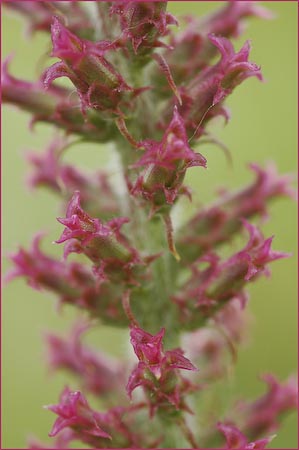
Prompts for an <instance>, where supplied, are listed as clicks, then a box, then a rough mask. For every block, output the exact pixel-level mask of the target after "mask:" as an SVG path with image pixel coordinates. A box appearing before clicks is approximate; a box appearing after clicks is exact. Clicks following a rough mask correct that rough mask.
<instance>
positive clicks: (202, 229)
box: [177, 164, 296, 262]
mask: <svg viewBox="0 0 299 450" xmlns="http://www.w3.org/2000/svg"><path fill="white" fill-rule="evenodd" d="M249 168H250V169H251V170H252V171H253V172H254V175H255V180H254V181H253V182H252V183H251V184H249V185H248V186H247V187H245V188H244V189H241V190H239V191H236V192H233V193H231V192H225V193H224V194H223V195H222V196H221V197H220V198H219V200H218V201H216V202H215V203H214V204H212V205H211V206H209V207H207V208H202V209H201V210H200V211H199V212H198V213H197V214H195V215H194V216H193V217H192V218H191V220H190V221H189V222H187V224H186V225H185V226H184V227H183V228H182V229H181V230H180V234H179V236H178V238H177V248H178V252H179V254H180V255H182V256H183V258H184V260H185V261H186V262H187V261H188V262H191V261H194V260H196V259H197V258H198V257H200V256H201V255H202V254H203V253H204V252H208V251H209V250H211V249H212V248H215V247H216V246H218V245H219V244H221V243H225V242H227V241H229V240H230V239H231V237H232V236H234V235H235V234H236V233H237V232H238V231H239V230H240V229H241V227H242V222H241V221H240V217H243V218H246V219H249V218H251V217H254V216H256V215H259V216H262V217H266V216H267V205H268V203H269V201H270V200H273V199H275V198H279V197H283V196H287V197H291V198H295V197H296V192H295V189H294V188H293V187H292V186H291V184H292V181H293V179H294V177H292V176H291V175H278V173H277V170H276V168H275V166H274V165H273V164H269V165H268V166H267V167H266V168H265V169H262V168H261V167H259V166H258V165H257V164H250V165H249Z"/></svg>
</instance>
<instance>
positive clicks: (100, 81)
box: [44, 18, 133, 114]
mask: <svg viewBox="0 0 299 450" xmlns="http://www.w3.org/2000/svg"><path fill="white" fill-rule="evenodd" d="M51 35H52V43H53V52H52V56H55V57H57V58H59V59H61V62H58V63H55V64H54V65H53V66H51V67H50V68H49V69H47V71H46V73H45V75H44V83H45V86H46V87H48V86H49V85H50V84H51V83H52V81H54V80H55V79H57V78H60V77H68V78H69V79H70V80H71V82H72V83H73V84H74V86H75V87H76V89H77V93H78V96H79V98H80V100H81V105H82V109H83V111H84V110H85V109H86V108H94V109H96V110H100V111H111V112H114V113H115V114H120V110H119V108H118V105H119V103H120V102H121V100H122V97H123V94H124V93H125V92H130V91H133V89H132V88H130V87H129V86H128V85H127V84H126V82H125V80H124V79H123V78H122V76H121V75H120V74H119V73H118V72H117V71H116V70H115V68H114V67H113V65H112V64H111V63H110V62H109V61H108V60H107V59H106V58H105V57H104V55H105V53H106V52H107V51H109V50H115V49H116V47H117V45H116V44H115V43H112V42H108V41H100V42H98V43H93V42H91V41H87V40H82V39H79V38H78V37H77V36H76V35H75V34H73V33H72V32H71V31H69V30H68V29H67V28H66V27H65V26H64V25H62V23H61V22H60V21H59V19H58V18H54V21H53V24H52V28H51Z"/></svg>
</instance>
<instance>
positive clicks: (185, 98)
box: [2, 1, 297, 450]
mask: <svg viewBox="0 0 299 450" xmlns="http://www.w3.org/2000/svg"><path fill="white" fill-rule="evenodd" d="M7 3H8V2H7ZM87 3H88V2H87ZM87 3H86V2H82V3H80V4H77V3H76V2H75V3H72V2H62V3H60V2H38V3H35V2H31V1H30V2H18V1H16V2H9V3H8V4H7V7H9V8H10V9H12V10H15V11H17V12H18V13H20V14H21V15H22V16H23V17H25V18H26V19H27V20H28V22H29V28H30V30H31V31H32V32H33V31H38V30H39V31H43V32H45V33H48V37H49V39H50V38H51V40H52V54H51V56H53V57H55V58H58V59H59V61H58V62H56V63H54V64H53V65H52V66H50V67H48V68H47V69H46V70H45V71H44V73H43V75H41V76H40V77H39V78H38V80H37V81H35V82H32V81H30V82H29V81H24V80H21V79H18V78H15V77H14V76H12V75H11V74H10V73H9V71H8V61H9V59H8V60H6V61H5V62H4V66H3V82H2V95H3V99H4V102H6V103H10V104H14V105H17V106H18V107H19V108H21V109H23V110H24V111H27V112H30V113H31V115H32V123H35V122H37V121H42V122H45V123H48V124H50V125H52V126H54V127H56V128H59V129H60V130H62V131H64V132H65V133H66V134H68V135H69V134H72V135H73V134H76V135H79V137H80V140H79V141H73V140H72V138H70V139H66V138H65V137H63V138H60V137H56V135H55V138H54V139H53V140H52V142H51V143H50V145H49V146H48V148H47V149H46V151H45V152H44V153H43V154H32V153H31V154H29V156H28V158H27V159H28V160H29V162H30V164H31V166H32V168H33V172H32V174H31V177H30V180H29V183H30V185H31V187H34V188H37V187H41V186H43V187H46V188H48V189H49V190H50V191H51V192H53V193H55V195H56V197H58V198H59V199H60V200H61V208H62V210H63V211H66V214H65V217H62V218H58V221H59V222H60V223H61V224H62V225H63V226H64V230H63V232H62V234H61V236H60V238H59V239H58V240H57V241H56V243H64V256H65V258H64V259H63V258H61V260H58V259H56V258H54V257H52V256H50V255H48V254H46V253H45V252H44V251H42V250H41V248H40V246H39V243H40V237H41V235H38V236H37V237H36V238H35V239H34V241H33V245H32V248H31V249H29V250H25V249H23V248H21V249H20V250H19V251H18V252H17V253H16V254H14V255H12V256H11V260H12V262H13V264H14V268H13V269H12V270H11V272H10V273H9V274H8V279H12V278H15V277H24V278H25V279H26V280H27V282H28V284H29V285H30V286H31V287H33V288H35V289H40V290H42V289H43V290H48V291H51V292H52V293H54V294H55V295H56V297H57V298H58V300H59V303H60V304H71V305H73V306H76V307H77V308H79V309H81V310H84V311H85V312H86V313H88V314H89V316H90V317H91V318H92V319H93V322H94V323H96V320H95V319H97V320H98V321H101V323H103V324H105V325H109V326H114V327H122V328H127V329H128V327H130V336H131V344H132V347H133V350H134V352H135V355H136V356H137V358H138V363H137V365H135V367H133V366H132V364H131V363H130V360H129V359H126V358H125V357H124V356H122V358H121V359H119V360H118V359H116V358H111V357H108V356H107V355H106V354H105V352H102V351H99V349H97V348H95V349H92V348H90V347H89V346H88V345H86V344H84V343H82V340H81V338H82V334H83V332H84V331H85V330H86V329H87V328H88V325H87V324H86V322H82V321H77V322H76V325H75V326H74V328H73V329H72V332H71V333H70V335H69V336H67V337H59V336H57V335H56V334H54V333H48V334H47V336H46V341H47V347H48V359H49V367H50V369H52V370H55V371H56V370H65V371H66V372H67V373H68V374H71V375H75V380H76V381H74V382H75V383H78V384H79V385H80V388H82V389H83V390H84V392H83V390H82V392H81V391H79V390H77V388H75V390H71V389H70V388H68V387H65V388H64V390H63V391H62V394H61V397H60V400H59V403H58V404H54V405H50V406H48V407H47V409H49V410H50V411H52V412H53V413H54V414H56V416H58V417H57V419H56V420H55V422H54V425H53V427H52V430H51V431H50V433H49V436H50V437H54V440H53V444H52V447H51V448H68V447H69V446H72V445H73V443H74V444H75V445H76V446H77V445H78V441H79V442H81V443H83V444H84V445H87V446H89V447H92V448H157V447H159V446H163V447H164V448H183V447H186V446H188V447H192V448H198V446H199V444H200V445H201V446H204V445H205V443H207V444H208V445H211V446H212V447H214V446H215V445H216V446H217V445H225V448H228V449H235V448H244V449H247V450H249V449H262V448H265V447H266V445H267V444H269V442H270V441H271V439H272V437H273V436H271V435H270V433H272V432H273V431H276V430H277V429H278V426H279V422H280V419H281V417H282V416H283V415H284V414H285V413H287V412H289V411H291V410H293V409H294V408H295V406H296V402H297V391H296V389H295V386H294V381H293V379H292V378H291V379H290V380H288V381H287V382H286V383H284V384H281V383H279V382H278V381H277V380H276V378H275V377H274V376H273V375H268V376H266V377H265V380H266V382H267V384H268V392H267V393H266V394H265V395H263V396H262V397H260V398H259V399H257V400H256V401H253V402H239V403H238V404H237V405H236V406H235V407H234V408H232V412H231V414H230V417H231V418H232V421H230V420H225V422H224V421H223V422H222V421H220V422H218V421H219V419H221V416H222V414H223V412H222V411H221V410H220V406H219V409H217V408H218V403H217V401H216V408H215V402H214V400H213V399H214V395H215V393H216V390H214V386H215V383H212V382H213V381H216V380H217V381H218V380H221V379H222V381H223V382H224V381H225V380H226V378H227V376H228V374H230V373H231V372H232V370H233V368H234V363H235V362H236V360H237V355H238V347H239V346H240V345H241V344H242V342H243V341H244V340H245V336H246V333H245V330H246V326H247V322H248V318H247V310H246V308H245V307H246V301H245V300H246V299H247V294H246V292H245V288H246V286H247V284H248V283H249V282H250V283H252V282H256V281H257V280H258V278H259V276H260V275H269V270H268V264H269V263H270V262H273V261H275V260H278V259H280V258H283V257H285V256H288V255H287V254H286V253H282V252H276V251H273V250H272V249H271V245H272V240H273V237H270V238H268V239H265V238H264V237H263V235H262V233H261V232H260V231H259V229H258V228H257V227H255V226H254V225H252V224H251V223H250V222H249V220H250V219H252V218H253V217H255V216H261V217H265V216H266V212H267V207H268V203H269V201H271V200H272V199H275V198H277V197H281V196H291V197H293V194H294V193H293V190H292V188H291V187H290V182H291V181H292V177H290V176H288V175H286V176H278V175H277V174H276V171H275V169H274V166H272V165H270V166H268V167H267V168H266V169H261V168H260V167H259V166H258V165H257V164H251V166H250V168H251V169H252V170H253V171H254V173H255V179H254V181H253V182H252V183H251V184H249V185H248V186H247V187H245V188H243V189H241V190H239V191H237V192H233V193H227V192H225V194H223V195H221V197H220V198H219V199H218V201H217V202H216V203H215V204H212V205H211V206H207V207H205V208H201V209H200V210H198V211H195V212H194V215H193V217H192V218H191V219H190V220H189V221H188V222H187V223H185V224H183V226H182V227H181V228H179V229H178V230H176V227H175V225H176V224H175V222H174V223H173V217H175V208H174V206H175V204H176V203H178V202H179V200H180V196H181V195H182V194H185V195H187V196H188V197H189V199H190V200H191V194H190V189H189V188H188V187H187V186H185V185H184V183H185V178H186V173H187V170H188V169H189V168H191V167H195V166H199V167H204V168H205V167H207V160H206V158H205V157H204V156H203V155H201V154H200V153H196V152H195V151H194V150H193V149H192V148H191V146H190V145H191V141H192V142H194V141H196V140H197V141H198V143H199V144H202V145H204V144H205V143H206V142H207V141H208V139H209V136H210V132H209V131H208V130H207V128H206V127H207V125H208V123H209V122H210V120H211V119H212V118H213V117H215V116H218V115H222V116H224V117H225V119H226V120H227V119H228V113H227V111H226V108H225V100H226V98H227V96H228V95H230V94H231V93H232V92H233V91H235V89H236V88H237V86H238V85H239V84H241V83H243V81H245V80H246V79H247V78H249V77H256V78H258V79H259V80H262V75H261V70H260V67H259V66H258V65H256V64H255V63H253V62H250V61H249V53H250V44H249V41H247V42H245V44H244V45H243V47H242V48H241V49H240V50H239V51H237V52H236V51H235V50H234V47H233V45H232V43H231V41H230V40H229V38H231V37H238V36H239V35H240V34H241V32H242V30H243V26H244V21H245V18H248V17H262V18H268V17H269V13H268V12H267V11H266V10H265V9H263V8H261V7H260V6H258V5H257V4H256V3H254V4H253V3H252V2H230V3H228V4H227V5H224V6H222V7H221V9H220V10H219V11H216V12H215V13H213V14H212V15H209V16H208V17H206V18H203V19H201V20H197V19H195V18H190V17H189V18H186V19H185V24H186V27H185V29H184V30H183V31H180V32H178V33H177V34H175V32H174V31H173V30H171V27H170V26H171V25H178V21H177V19H176V18H174V17H173V16H172V15H171V14H170V13H168V12H167V11H166V9H167V2H164V1H162V2H143V1H141V2H139V1H129V2H125V1H116V2H111V3H109V2H91V3H89V4H87ZM45 36H47V34H45ZM217 54H218V60H217V61H216V62H214V60H213V58H214V57H215V56H216V57H217ZM62 77H64V78H67V79H68V81H67V82H70V83H71V84H72V85H73V88H74V89H68V88H66V87H64V86H62V85H60V83H61V81H60V78H62ZM55 80H57V84H56V81H55ZM54 82H55V84H54ZM204 136H205V137H206V138H205V137H204ZM82 141H89V142H90V141H92V142H95V143H96V144H99V143H105V142H109V144H110V143H111V144H112V143H113V144H114V148H113V149H112V145H111V149H110V148H109V151H110V150H111V151H110V153H112V154H113V164H114V168H113V169H112V170H111V169H108V168H107V169H105V170H104V169H102V168H101V169H100V170H98V168H96V170H95V171H94V172H93V173H92V174H88V173H86V172H84V171H82V170H80V169H78V168H77V167H75V166H74V165H72V164H70V163H69V162H66V160H64V157H65V153H66V152H67V151H70V148H71V147H72V146H73V145H75V144H76V145H80V143H81V142H82ZM210 141H211V140H210ZM213 142H214V143H215V142H216V143H217V142H218V141H217V138H215V139H214V138H213ZM222 148H225V146H224V145H222ZM98 150H99V151H101V149H100V148H99V149H98ZM116 161H117V162H116ZM111 164H112V161H111ZM201 174H202V172H201V171H198V176H199V177H200V176H201ZM160 219H162V222H164V226H165V229H166V239H165V231H164V230H163V223H162V226H161V222H160ZM126 224H127V225H126ZM125 225H126V226H125ZM243 228H245V229H246V230H247V231H248V232H249V240H248V242H247V244H245V245H244V247H243V249H241V250H240V251H238V252H236V253H235V254H233V255H232V256H230V257H228V258H227V259H221V258H220V257H219V256H218V255H217V253H216V249H217V247H219V246H220V245H225V244H226V245H227V244H229V243H230V241H231V239H232V238H233V237H234V236H235V235H236V234H238V233H239V232H240V231H241V230H242V229H243ZM163 231H164V235H163ZM167 247H168V248H167ZM169 252H170V253H172V254H173V255H174V256H175V258H176V260H174V258H172V257H170V255H169ZM70 254H72V256H71V257H72V258H74V259H75V261H71V262H69V261H68V260H66V257H67V256H69V255H70ZM158 330H160V331H158ZM186 332H189V333H188V334H185V336H184V333H186ZM190 332H191V333H190ZM128 334H129V333H127V337H128ZM123 336H125V334H124V335H123ZM182 338H183V339H182ZM119 347H120V348H121V349H122V350H123V349H124V347H123V346H122V342H119ZM181 347H182V348H184V350H183V349H182V348H181ZM185 350H186V353H185ZM185 354H186V356H185ZM189 358H190V359H189ZM191 361H192V362H191ZM194 364H196V365H198V366H199V371H198V372H197V369H196V367H195V365H194ZM183 370H184V371H185V372H182V371H183ZM183 374H184V375H183ZM126 380H127V384H126ZM137 388H140V389H137ZM85 392H87V393H88V394H90V395H93V396H95V397H96V399H97V400H99V401H100V405H101V407H102V408H103V409H104V411H103V410H102V411H99V410H98V409H97V407H95V408H93V407H91V406H90V404H89V402H88V401H87V399H86V397H85ZM126 394H128V395H126ZM138 397H139V399H138ZM206 398H207V399H208V401H207V402H206ZM211 400H213V412H212V414H211V413H210V411H209V410H208V408H207V410H205V407H206V404H207V405H208V404H209V402H211ZM234 404H235V403H234ZM199 412H200V414H199ZM191 414H194V416H193V418H192V415H191ZM217 422H218V425H217ZM199 424H200V426H199ZM221 435H223V438H224V439H223V438H222V443H221ZM224 440H225V444H223V442H224ZM29 448H32V449H36V448H49V447H48V446H47V444H45V445H44V444H41V443H39V442H38V441H37V440H34V439H32V440H31V441H30V442H29Z"/></svg>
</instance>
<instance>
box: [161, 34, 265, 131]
mask: <svg viewBox="0 0 299 450" xmlns="http://www.w3.org/2000/svg"><path fill="white" fill-rule="evenodd" d="M209 39H210V42H211V43H212V44H213V45H214V46H215V47H216V48H217V49H218V50H219V52H220V54H221V59H220V61H219V62H218V63H217V64H215V65H214V66H208V67H206V68H204V69H203V70H201V71H200V72H199V74H198V75H197V76H196V77H194V78H193V79H192V80H191V81H190V82H189V83H187V85H186V87H182V88H181V89H180V94H181V98H182V106H180V107H179V112H180V114H181V116H182V117H183V119H184V122H185V126H186V130H187V134H188V135H192V136H193V135H194V137H196V138H199V137H200V136H201V135H202V134H203V130H204V126H205V125H206V123H207V122H208V120H210V119H211V118H212V117H215V116H217V115H224V116H225V117H226V118H227V113H226V111H225V110H224V108H223V105H222V103H223V101H224V99H225V98H226V97H227V96H228V95H229V94H231V92H232V91H233V90H234V89H235V87H236V86H238V85H239V84H240V83H242V82H243V81H244V80H246V79H247V78H249V77H252V76H255V77H257V78H258V79H260V80H261V79H262V75H261V71H260V68H259V67H258V66H257V65H256V64H254V63H251V62H249V61H248V57H249V52H250V44H249V42H248V41H247V42H246V43H245V44H244V46H243V47H242V48H241V50H240V51H239V52H237V53H235V51H234V48H233V45H232V44H231V42H230V41H229V40H228V39H226V38H224V37H217V36H214V35H212V34H211V35H209ZM166 114H168V113H167V111H166Z"/></svg>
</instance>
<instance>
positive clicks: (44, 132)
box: [2, 1, 297, 448]
mask: <svg viewBox="0 0 299 450" xmlns="http://www.w3.org/2000/svg"><path fill="white" fill-rule="evenodd" d="M220 3H223V2H204V1H200V2H185V1H184V2H183V1H181V2H169V8H168V9H169V11H171V12H173V13H174V14H180V13H182V14H186V13H188V14H192V15H200V14H203V13H206V12H208V11H210V10H213V9H215V8H216V7H217V6H220ZM262 4H264V5H265V6H267V7H268V8H270V9H271V10H272V11H273V12H275V13H276V15H277V17H276V19H275V20H271V21H262V20H260V19H253V20H251V21H250V24H249V26H248V29H247V31H246V33H245V35H243V36H242V37H241V41H244V40H245V39H247V38H250V39H251V40H252V47H253V49H252V54H251V60H252V61H254V62H257V63H258V64H261V66H262V70H263V74H264V77H265V80H266V83H259V82H258V81H257V80H256V79H250V80H248V81H246V82H245V83H244V84H243V85H241V86H240V87H239V88H237V90H236V92H235V93H234V94H233V95H232V96H231V97H230V98H229V100H228V102H227V104H228V106H229V107H230V109H231V111H232V119H231V122H230V123H229V124H228V125H227V126H226V127H223V126H222V123H219V124H218V123H216V124H215V127H214V132H215V134H216V135H217V136H218V137H219V138H220V139H221V140H223V141H224V143H225V144H226V145H227V146H228V147H229V148H230V150H231V152H232V155H233V161H234V167H233V169H231V168H229V167H228V166H227V163H226V161H225V158H224V156H223V154H222V153H221V152H220V151H219V150H218V149H217V148H215V147H213V146H209V145H207V146H205V147H201V148H200V151H201V152H202V153H203V154H204V155H205V156H206V157H207V158H208V164H209V168H208V170H207V171H201V176H197V172H196V170H193V171H192V170H190V171H189V175H188V182H189V184H190V185H191V186H192V188H193V190H194V195H195V203H196V201H201V202H207V201H209V200H210V199H212V198H213V195H214V193H215V191H216V188H218V187H219V186H226V187H238V186H242V185H243V184H245V183H246V182H248V181H249V180H251V175H250V172H249V171H248V169H246V164H247V163H248V162H251V161H256V162H259V163H262V164H263V163H265V162H266V161H269V160H273V161H275V162H276V163H277V166H278V168H279V170H280V172H296V167H297V161H296V157H297V152H296V149H297V2H286V1H282V2H272V1H268V2H262ZM3 9H4V8H3ZM240 45H241V42H237V43H236V46H237V47H238V48H239V47H240ZM49 46H50V44H49V38H48V37H47V36H45V35H44V34H40V33H38V34H36V35H35V36H34V38H33V39H29V40H28V39H27V38H25V33H24V26H23V23H22V21H21V20H19V19H17V18H15V17H13V16H12V15H10V14H7V13H6V12H5V11H4V14H3V19H2V51H3V57H5V56H6V55H7V54H10V53H11V52H14V54H15V57H14V59H13V61H12V64H11V70H12V73H14V74H15V75H17V76H18V77H21V78H24V79H32V80H33V79H35V78H36V76H37V73H38V72H39V71H40V69H41V68H42V67H44V65H45V61H43V60H42V59H41V58H40V55H42V54H43V52H44V50H45V48H46V49H49ZM28 122H29V115H27V114H25V113H20V112H19V111H17V110H15V109H14V108H11V107H4V109H3V119H2V145H3V147H2V148H3V172H2V175H3V178H2V179H3V215H2V217H3V250H4V256H5V255H7V253H9V252H12V251H15V250H16V249H17V247H18V245H19V244H22V245H24V246H26V247H27V246H28V245H29V243H30V241H31V238H32V235H33V234H34V233H35V232H36V231H39V230H46V231H47V233H48V234H47V237H46V239H45V245H44V248H45V249H49V250H50V251H51V252H52V253H53V254H57V255H60V254H61V253H60V252H61V249H60V248H59V249H57V248H56V247H55V246H52V245H51V242H52V241H53V240H54V239H55V238H57V236H58V235H59V234H60V232H61V227H60V226H59V225H58V224H57V223H56V221H55V217H56V216H57V215H59V211H58V210H57V202H56V199H55V197H54V196H52V195H50V194H49V193H48V192H46V191H43V190H39V191H37V192H36V193H34V195H33V193H32V192H30V191H29V190H28V189H27V188H26V187H25V183H24V179H25V174H26V173H27V174H28V167H27V165H26V163H25V161H24V153H25V152H24V151H25V150H26V149H34V150H42V149H43V148H44V147H45V145H46V143H47V142H48V141H49V140H50V139H51V137H52V135H53V129H52V128H51V127H49V126H44V125H40V124H38V125H37V126H36V129H35V132H34V133H32V132H30V131H29V129H28ZM107 156H108V152H107V149H105V148H99V147H98V146H96V145H84V146H81V145H80V146H77V147H74V148H72V149H71V150H70V152H69V155H68V158H69V159H70V160H72V161H74V162H76V163H78V164H80V166H81V167H86V168H94V167H96V166H97V167H99V166H101V165H105V164H106V161H107ZM191 211H192V210H190V211H187V212H186V214H190V213H191ZM270 212H271V220H270V221H269V222H268V223H266V224H265V225H264V227H263V229H264V232H265V234H266V235H268V236H269V235H272V234H275V240H274V248H275V249H278V250H284V251H288V252H294V253H295V254H294V256H293V257H292V258H290V259H288V260H282V261H278V262H277V263H275V264H273V266H272V277H271V278H270V279H265V278H263V279H260V280H259V282H258V283H257V284H256V285H255V286H252V287H251V289H250V294H251V300H250V303H249V308H250V310H251V311H252V313H253V316H254V321H253V324H252V333H251V338H250V342H249V344H248V345H247V346H246V348H243V349H242V350H241V352H240V355H239V359H238V363H237V368H236V376H235V385H234V392H236V393H237V394H242V395H243V396H244V397H245V398H250V397H254V396H257V395H259V394H261V393H262V392H263V390H264V385H263V383H261V382H260V381H259V380H258V375H259V374H261V373H264V372H273V373H275V374H276V375H277V376H278V377H279V378H281V379H284V378H286V377H287V376H288V375H289V374H290V373H291V372H294V371H295V370H296V368H297V347H296V345H297V301H296V299H297V293H296V286H297V283H296V276H297V264H296V258H295V255H296V248H297V242H296V239H297V223H296V205H295V204H294V203H293V202H292V201H291V200H287V199H286V200H279V201H276V203H274V204H272V205H271V207H270ZM8 266H9V265H8V264H7V262H6V261H5V262H4V270H7V267H8ZM54 300H55V299H54V298H53V297H52V296H51V295H49V294H46V293H42V292H36V291H33V290H31V289H30V288H29V287H27V286H26V284H25V283H24V282H23V281H22V280H17V281H14V282H13V283H11V284H9V285H8V286H7V287H5V290H4V295H3V303H2V310H3V320H2V327H3V328H2V333H3V351H2V358H3V361H2V363H3V380H2V394H3V421H2V427H3V430H2V439H3V441H2V448H25V447H26V438H27V437H28V436H29V435H30V433H34V434H35V435H37V436H38V437H39V438H41V439H43V440H44V441H46V440H47V438H46V436H47V433H48V431H49V429H50V427H51V425H52V423H53V420H54V416H53V414H51V413H50V412H48V411H46V410H43V409H42V405H45V404H49V403H55V402H56V400H57V398H58V395H59V393H60V391H61V388H62V386H63V385H64V384H66V383H68V382H69V380H68V378H67V377H66V376H64V375H62V374H59V375H56V376H51V377H50V376H49V375H48V374H47V370H46V366H45V364H44V362H45V354H44V347H43V340H42V333H43V331H44V330H45V329H47V330H57V331H58V332H63V331H64V330H67V329H68V327H69V324H70V323H71V321H72V320H73V318H74V317H75V311H73V310H72V309H71V308H65V309H64V310H63V313H62V314H57V311H56V310H55V301H54ZM124 334H125V335H126V332H121V331H114V330H110V329H107V328H105V327H102V328H101V329H99V330H98V331H93V332H91V333H90V334H89V337H88V341H89V342H91V343H93V344H94V345H96V346H98V347H99V348H101V349H104V350H107V351H109V352H111V353H114V354H116V355H118V354H121V353H122V352H123V351H125V350H126V348H125V344H124V343H123V342H124V341H126V338H127V336H126V338H125V339H124ZM71 386H72V387H74V388H76V384H75V383H74V382H71ZM271 448H297V418H296V414H292V415H290V416H288V417H286V419H285V421H284V424H283V426H282V429H281V430H280V432H279V433H278V437H277V438H276V439H275V440H274V441H273V443H272V447H271Z"/></svg>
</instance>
